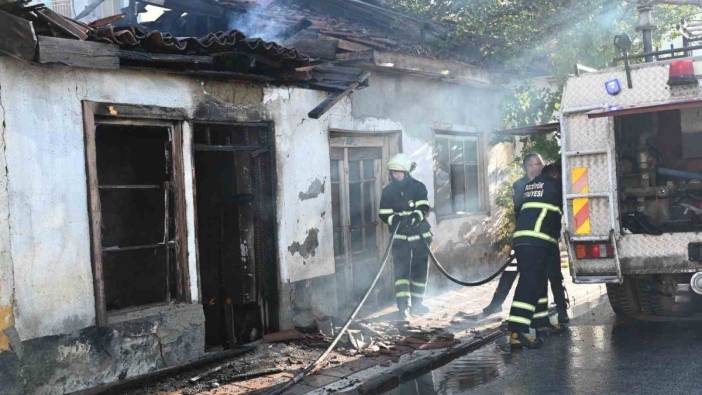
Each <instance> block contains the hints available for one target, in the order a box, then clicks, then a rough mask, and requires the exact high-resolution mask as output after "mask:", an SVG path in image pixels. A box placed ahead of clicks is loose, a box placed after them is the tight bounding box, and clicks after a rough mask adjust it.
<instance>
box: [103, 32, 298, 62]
mask: <svg viewBox="0 0 702 395" xmlns="http://www.w3.org/2000/svg"><path fill="white" fill-rule="evenodd" d="M91 38H92V39H95V40H99V41H106V42H110V43H114V44H117V45H119V46H120V47H121V48H125V49H129V50H144V51H147V52H154V53H180V54H188V55H209V54H216V53H223V52H228V51H237V52H242V53H249V54H255V55H258V56H263V57H266V58H267V59H269V60H270V61H272V62H282V63H284V66H285V68H295V67H300V66H305V65H307V64H309V63H310V59H309V57H307V56H305V55H302V54H300V53H299V52H297V51H296V50H294V49H291V48H286V47H284V46H282V45H279V44H277V43H274V42H266V41H264V40H262V39H258V38H247V37H246V36H245V35H244V34H243V33H242V32H240V31H237V30H230V31H226V32H216V33H210V34H208V35H206V36H204V37H175V36H174V35H172V34H170V33H165V32H159V31H148V30H146V29H144V28H142V27H138V26H129V27H118V28H115V27H113V26H105V27H100V28H97V29H95V30H93V31H92V34H91Z"/></svg>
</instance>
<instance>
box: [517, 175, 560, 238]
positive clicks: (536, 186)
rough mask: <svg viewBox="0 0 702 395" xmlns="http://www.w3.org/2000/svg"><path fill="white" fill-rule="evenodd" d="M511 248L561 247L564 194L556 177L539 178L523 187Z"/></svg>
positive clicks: (542, 176) (544, 176) (543, 176)
mask: <svg viewBox="0 0 702 395" xmlns="http://www.w3.org/2000/svg"><path fill="white" fill-rule="evenodd" d="M522 197H523V200H522V205H521V208H520V210H519V215H518V216H517V229H516V231H515V232H514V236H513V241H512V246H518V245H530V246H552V245H558V238H559V237H560V233H561V214H562V207H563V192H562V189H561V184H560V183H559V182H558V181H557V180H556V179H555V178H553V177H549V176H546V175H540V176H538V177H536V178H534V179H533V180H531V181H530V182H528V183H527V184H526V185H525V186H524V192H523V195H522Z"/></svg>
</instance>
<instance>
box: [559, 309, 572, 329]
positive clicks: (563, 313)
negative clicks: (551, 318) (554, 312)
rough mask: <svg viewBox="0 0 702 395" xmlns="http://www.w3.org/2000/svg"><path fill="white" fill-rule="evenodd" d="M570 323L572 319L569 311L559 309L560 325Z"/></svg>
mask: <svg viewBox="0 0 702 395" xmlns="http://www.w3.org/2000/svg"><path fill="white" fill-rule="evenodd" d="M569 322H570V318H568V310H566V309H564V308H559V309H558V323H559V324H561V325H563V324H567V323H569Z"/></svg>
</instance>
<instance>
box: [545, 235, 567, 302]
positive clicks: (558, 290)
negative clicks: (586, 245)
mask: <svg viewBox="0 0 702 395" xmlns="http://www.w3.org/2000/svg"><path fill="white" fill-rule="evenodd" d="M546 275H547V276H548V282H549V283H550V284H551V293H552V294H553V301H554V303H556V307H558V309H559V310H561V309H562V310H566V309H567V308H568V299H567V298H566V290H565V286H563V272H561V251H560V250H559V249H558V246H553V247H552V249H551V251H550V252H549V265H548V267H547V268H546Z"/></svg>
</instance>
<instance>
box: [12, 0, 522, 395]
mask: <svg viewBox="0 0 702 395" xmlns="http://www.w3.org/2000/svg"><path fill="white" fill-rule="evenodd" d="M19 3H22V2H19ZM147 3H148V4H150V3H161V5H165V6H170V7H172V8H170V9H166V10H165V11H163V12H162V14H161V16H160V17H158V18H156V19H154V20H153V21H151V22H143V23H140V20H139V18H140V16H139V15H140V14H141V13H143V11H144V9H143V6H144V5H145V4H147ZM339 3H340V2H338V1H324V2H311V1H301V2H292V1H286V2H280V4H279V3H278V2H266V3H265V7H264V6H262V5H261V4H258V3H256V2H244V1H233V0H228V1H218V2H215V1H209V2H206V1H187V2H185V1H175V0H165V1H161V2H148V1H131V2H129V4H130V7H131V8H129V7H128V8H127V9H124V10H123V14H121V15H117V16H110V17H108V18H104V19H98V20H96V21H94V22H92V23H91V24H84V23H82V22H78V21H76V20H73V19H69V18H67V17H64V16H62V15H60V14H58V13H56V12H53V11H52V10H51V9H50V8H47V7H44V6H41V5H37V6H24V5H22V4H18V3H17V2H14V1H0V7H1V8H0V53H2V55H3V56H0V117H1V118H2V124H1V125H2V134H1V135H2V139H0V144H2V149H1V150H0V152H1V153H2V154H0V161H1V162H0V169H3V172H2V173H1V174H0V213H1V214H0V215H1V216H2V218H3V219H4V220H3V221H2V224H3V226H2V227H0V253H1V254H0V387H2V388H3V391H4V390H5V389H8V390H7V391H8V392H10V393H33V392H36V393H64V392H72V391H77V390H82V389H86V388H91V387H95V386H99V385H102V384H107V383H112V382H116V381H120V380H124V379H128V378H132V377H135V376H138V375H142V374H145V373H149V372H153V371H156V370H159V369H162V368H165V367H171V366H177V365H183V364H187V363H189V362H192V361H195V360H198V359H199V358H202V357H203V356H205V355H206V353H208V352H218V351H221V350H224V349H227V348H231V347H232V346H234V345H236V344H242V343H247V342H251V341H253V340H256V339H258V338H260V336H261V335H262V334H263V333H266V332H270V331H275V330H278V329H285V328H290V327H292V326H310V325H314V322H315V319H319V318H322V317H325V316H340V315H341V316H343V314H344V313H345V311H347V310H348V308H349V305H350V304H351V303H352V302H353V301H354V300H355V298H356V296H357V295H358V293H359V292H360V291H361V290H362V289H363V288H364V287H365V286H366V284H367V282H368V280H369V278H370V276H371V275H372V273H371V272H373V271H374V270H375V269H374V268H375V267H377V265H378V256H379V254H380V253H379V251H381V250H382V248H383V245H384V244H385V243H386V241H387V238H388V235H387V231H386V229H385V228H384V227H383V226H382V224H381V223H379V221H378V219H377V209H378V207H377V205H378V198H379V195H380V190H381V188H382V186H383V185H384V184H385V183H386V182H387V172H386V171H385V170H384V169H385V163H386V161H387V160H388V158H389V157H390V156H392V155H393V154H394V153H397V152H401V151H402V152H406V153H409V154H410V155H412V157H413V158H414V159H416V161H417V163H418V169H417V171H416V173H415V176H416V177H417V178H419V179H421V180H422V181H423V182H425V183H426V185H427V187H428V189H429V198H430V201H431V202H432V205H433V207H434V210H435V211H434V212H435V215H434V216H432V218H431V221H432V222H433V224H434V230H435V234H436V238H435V240H436V241H435V243H434V247H435V248H436V249H437V251H438V253H439V255H440V256H442V257H446V259H447V260H448V261H449V262H450V264H449V267H450V268H451V269H452V270H454V271H455V272H456V273H462V272H465V271H466V270H468V269H469V268H470V266H471V265H477V264H478V263H480V262H483V261H485V260H486V259H489V258H490V257H491V256H494V254H495V253H494V252H493V249H492V242H493V239H492V236H491V233H490V224H491V223H492V222H493V221H492V219H494V214H495V211H494V205H493V204H492V199H491V198H490V196H491V193H492V192H494V186H495V182H496V180H497V176H496V174H497V173H498V168H499V167H500V166H501V165H502V164H506V163H508V162H509V161H510V160H511V158H510V155H511V152H510V151H509V149H508V147H504V146H496V147H492V148H490V147H489V146H488V132H489V131H490V130H493V129H494V128H495V127H496V126H498V122H499V119H498V117H497V112H496V110H495V109H496V107H497V103H498V99H499V97H498V96H499V95H498V90H497V89H496V88H495V87H494V83H493V81H492V79H491V75H490V73H488V72H487V71H486V70H484V69H481V68H479V67H476V66H471V65H469V64H467V63H465V62H463V61H459V60H455V59H448V58H442V55H441V54H440V53H438V52H437V53H435V52H432V48H434V45H433V44H432V40H437V39H440V37H441V35H442V34H443V32H442V30H441V29H442V28H441V27H440V26H435V25H433V24H430V23H427V22H424V21H419V20H417V19H415V18H411V17H408V16H404V15H401V14H397V13H396V12H393V11H389V10H387V9H385V8H383V7H379V6H376V5H373V4H369V3H365V2H362V1H351V2H349V3H348V4H349V7H348V8H344V9H343V10H340V9H339V8H338V7H339ZM321 4H324V6H321ZM335 4H336V6H335ZM335 7H336V8H335ZM223 16H226V18H225V17H223ZM283 16H284V17H283ZM264 22H265V23H264ZM237 23H239V24H242V26H245V27H246V29H242V30H244V31H243V32H242V31H239V30H235V29H234V28H235V26H236V24H237ZM265 24H274V26H275V28H273V27H271V26H268V27H266V26H263V27H261V26H262V25H265ZM203 26H204V28H203ZM201 29H205V30H201ZM267 29H268V30H267ZM246 30H250V31H249V32H247V31H246ZM271 31H273V33H270V32H271ZM166 32H171V33H166ZM214 32H217V33H214ZM269 34H270V35H269ZM257 36H259V37H260V36H263V37H264V38H266V40H271V39H273V40H279V42H280V43H279V44H276V43H275V42H273V41H266V40H264V39H261V38H249V37H257ZM266 36H268V37H266ZM468 247H470V248H468ZM456 257H460V259H458V260H456V259H455V258H456ZM466 259H468V260H467V261H466ZM430 287H431V285H430ZM391 290H392V286H391V277H390V275H389V273H388V275H387V276H385V279H384V284H383V285H382V286H380V287H379V288H378V289H377V291H376V294H375V295H374V302H375V303H377V304H382V303H383V302H384V301H390V300H391V298H392V292H391Z"/></svg>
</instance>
